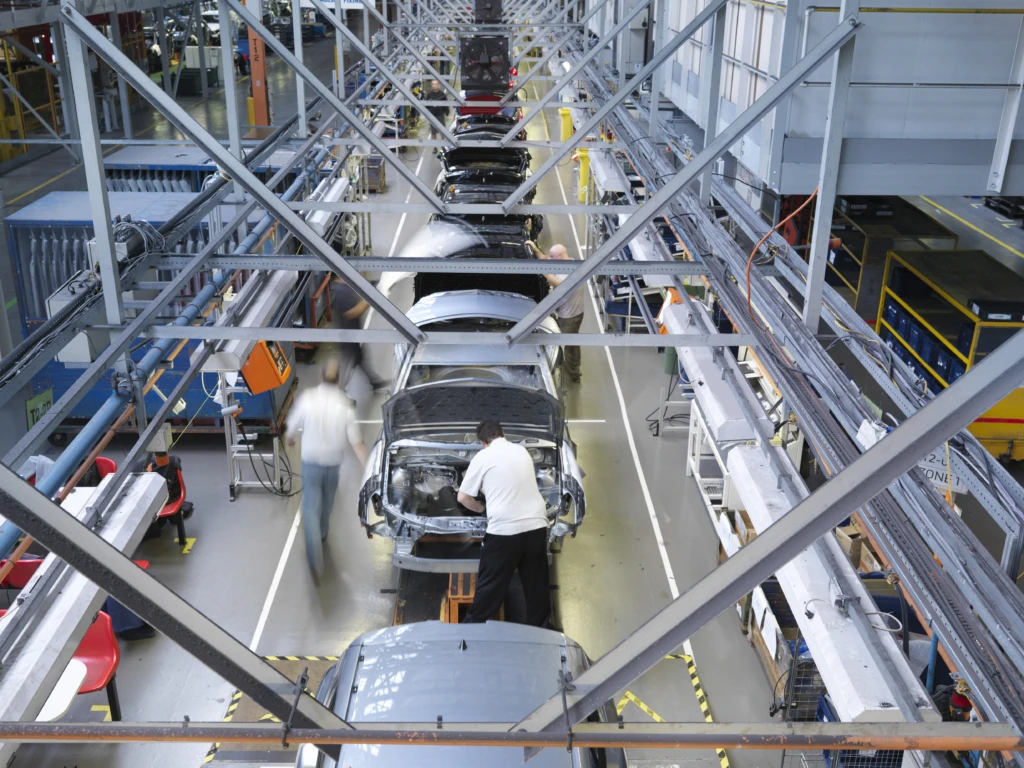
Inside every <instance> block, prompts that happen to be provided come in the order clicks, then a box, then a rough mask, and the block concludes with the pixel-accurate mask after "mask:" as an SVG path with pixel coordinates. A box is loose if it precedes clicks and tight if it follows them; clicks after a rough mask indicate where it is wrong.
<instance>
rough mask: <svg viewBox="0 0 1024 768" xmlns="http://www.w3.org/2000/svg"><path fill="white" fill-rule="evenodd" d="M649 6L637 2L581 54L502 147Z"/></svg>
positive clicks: (645, 1)
mask: <svg viewBox="0 0 1024 768" xmlns="http://www.w3.org/2000/svg"><path fill="white" fill-rule="evenodd" d="M650 4H651V0H639V2H638V3H637V4H636V5H634V6H633V7H632V8H630V10H629V13H627V14H626V15H625V16H623V18H622V20H621V21H620V22H619V23H618V24H616V25H615V26H614V27H612V29H611V30H610V31H609V32H608V34H606V35H602V36H601V39H600V40H598V41H597V42H596V43H595V44H594V47H593V48H591V49H590V50H589V51H587V52H586V53H585V54H583V57H582V58H580V60H579V61H577V62H576V63H575V64H574V65H573V66H572V69H570V70H569V71H568V72H566V73H565V77H563V78H561V79H560V80H559V81H558V82H557V83H555V84H554V85H553V86H551V89H550V90H549V91H548V92H547V93H545V94H544V95H543V96H542V97H541V98H540V100H539V101H538V102H537V103H536V104H535V105H534V106H532V107H531V108H530V111H529V112H527V113H526V114H525V115H523V119H522V120H520V121H519V122H518V123H517V124H516V125H515V127H514V128H510V129H509V131H508V133H506V134H505V136H504V138H502V140H501V144H502V146H505V145H506V144H508V143H509V142H511V141H515V138H516V134H518V133H519V131H521V130H522V129H523V128H525V127H526V124H527V123H529V122H530V121H531V120H533V118H535V117H536V116H537V115H539V114H540V113H541V110H543V109H544V105H545V104H547V103H548V102H549V101H551V100H552V99H553V98H555V96H557V95H558V92H559V91H560V90H561V89H562V87H563V86H564V85H566V84H567V83H571V82H572V81H573V80H575V79H576V78H577V77H578V76H579V73H580V72H581V71H583V69H584V67H586V66H587V64H589V63H590V62H591V61H593V60H594V59H595V58H597V56H598V54H600V53H601V50H602V49H603V48H604V47H605V46H607V45H608V44H609V43H610V42H611V41H612V40H613V39H615V38H616V37H617V36H618V35H619V34H620V33H621V32H622V30H624V29H626V28H627V27H628V26H629V23H630V22H631V21H632V20H633V19H635V18H636V17H637V16H639V15H640V11H642V10H644V9H645V8H646V7H647V6H648V5H650Z"/></svg>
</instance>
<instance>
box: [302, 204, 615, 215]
mask: <svg viewBox="0 0 1024 768" xmlns="http://www.w3.org/2000/svg"><path fill="white" fill-rule="evenodd" d="M284 205H285V207H287V208H288V209H289V210H292V211H334V212H336V213H410V214H411V213H426V214H432V213H436V211H435V210H434V207H433V206H431V205H428V204H427V203H378V202H343V201H338V202H334V203H332V202H327V201H322V200H307V201H294V202H288V203H284ZM626 210H628V209H627V207H626V206H624V205H597V204H596V203H595V204H585V203H578V204H573V203H570V204H569V205H565V204H563V203H550V204H547V205H545V204H539V203H532V204H529V205H526V204H524V205H514V206H511V207H510V209H509V210H505V208H504V206H503V205H502V204H500V203H449V204H448V206H447V209H446V210H445V213H446V214H448V215H450V216H463V215H466V214H489V215H492V216H505V215H507V214H510V213H512V214H517V215H526V216H529V215H530V214H533V213H568V214H578V213H591V214H597V213H604V214H608V213H623V212H625V211H626Z"/></svg>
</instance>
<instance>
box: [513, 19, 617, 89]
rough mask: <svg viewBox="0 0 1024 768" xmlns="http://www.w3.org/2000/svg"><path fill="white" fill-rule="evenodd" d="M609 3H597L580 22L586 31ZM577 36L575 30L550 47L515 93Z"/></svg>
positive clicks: (517, 84)
mask: <svg viewBox="0 0 1024 768" xmlns="http://www.w3.org/2000/svg"><path fill="white" fill-rule="evenodd" d="M607 2H609V0H600V1H599V2H597V3H594V7H593V8H591V9H590V10H589V11H588V12H587V15H586V16H584V17H583V19H582V20H581V21H580V23H581V24H582V25H583V28H584V29H586V23H587V22H588V21H589V20H590V17H591V16H593V15H594V14H595V13H597V12H598V11H599V10H601V9H602V8H603V7H604V6H605V4H606V3H607ZM575 36H576V30H575V29H574V30H573V31H571V32H570V33H569V34H567V35H565V36H564V37H563V38H562V39H561V40H559V41H558V42H556V43H554V44H553V45H550V46H548V52H547V53H545V54H544V55H543V56H542V57H541V59H540V61H537V62H535V63H534V65H533V66H532V67H530V71H529V72H528V73H527V74H526V77H524V78H523V79H522V80H521V81H520V82H518V83H516V89H515V91H520V90H522V89H523V88H525V87H526V84H527V83H528V82H530V81H531V80H532V79H533V76H534V75H535V74H537V73H538V72H540V71H541V70H542V69H543V68H544V66H545V65H546V64H547V63H548V62H549V61H551V59H552V57H553V56H555V55H556V54H557V53H558V51H559V50H561V48H562V46H564V45H565V44H566V43H568V42H569V41H570V40H572V39H573V38H574V37H575ZM515 91H509V92H508V93H506V94H505V95H504V96H502V97H501V101H500V102H498V103H499V104H507V103H508V100H509V99H511V98H512V95H513V94H514V93H515Z"/></svg>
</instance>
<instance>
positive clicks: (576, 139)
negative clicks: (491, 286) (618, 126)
mask: <svg viewBox="0 0 1024 768" xmlns="http://www.w3.org/2000/svg"><path fill="white" fill-rule="evenodd" d="M726 1H727V0H709V2H708V4H707V5H706V6H705V7H704V9H703V10H702V11H701V12H700V13H698V14H697V15H696V16H694V17H693V20H692V21H690V23H689V24H687V25H686V26H685V27H683V29H682V30H681V31H680V32H679V34H677V35H676V36H675V37H673V38H672V40H671V41H670V42H669V44H668V45H666V46H665V47H664V48H662V49H661V50H660V51H658V52H657V53H655V54H654V56H652V57H651V60H650V61H649V62H647V64H645V65H644V67H643V69H641V70H640V71H639V72H637V73H636V75H635V76H634V77H633V78H632V79H631V80H630V81H629V87H628V88H626V87H622V88H620V89H619V91H618V93H616V94H615V96H613V97H612V98H611V99H608V100H606V101H605V102H604V103H603V104H601V106H600V107H599V108H598V110H597V111H596V112H594V114H593V115H591V117H590V119H589V120H587V122H586V123H584V124H583V126H582V127H581V128H580V129H579V130H578V131H576V133H574V134H573V135H572V136H571V137H570V138H569V140H568V141H566V142H564V143H563V144H562V145H561V146H560V147H559V148H558V149H556V150H555V151H554V152H552V153H551V156H550V157H548V159H547V160H545V161H544V162H543V163H542V164H541V166H540V168H539V169H537V171H535V172H534V173H533V174H532V175H531V176H530V178H528V179H527V180H526V181H524V182H523V183H522V184H520V185H519V188H518V189H516V191H515V192H513V193H512V194H511V195H509V196H508V198H507V199H506V200H505V202H504V203H503V204H502V207H503V208H504V209H505V211H506V212H507V211H509V210H510V209H511V207H512V206H513V205H515V204H516V203H518V202H519V201H520V200H522V199H523V197H524V196H525V195H526V193H527V192H529V191H530V190H531V189H533V188H534V187H535V186H537V184H538V183H539V182H540V180H541V179H542V178H544V176H545V175H547V173H548V172H549V171H551V169H552V168H554V167H555V166H556V165H557V164H558V163H559V162H560V161H561V159H562V158H563V157H565V156H566V155H567V154H569V153H570V152H571V151H572V149H573V147H575V146H576V145H577V144H579V143H580V142H581V141H583V139H584V138H586V137H587V136H588V135H590V133H591V132H592V131H593V130H594V129H596V128H597V127H598V126H599V125H600V124H601V121H602V120H604V118H605V116H606V115H609V114H611V112H612V110H614V109H616V108H617V107H618V106H619V105H620V104H622V103H623V102H624V101H625V100H626V99H628V98H629V96H630V94H632V93H633V91H634V90H636V89H637V88H639V87H640V85H641V83H643V82H644V80H646V79H647V78H648V77H650V75H651V73H652V72H654V70H655V69H657V68H658V67H659V66H661V65H662V64H664V63H665V61H667V60H668V58H669V57H670V56H672V54H674V53H675V52H676V49H677V48H679V46H681V45H682V44H683V43H685V42H686V41H687V40H689V39H690V38H691V37H693V35H694V33H696V31H697V30H698V29H700V28H701V27H702V26H704V24H706V23H707V22H708V21H709V20H710V19H711V17H712V16H714V15H715V13H716V12H717V11H718V9H719V8H721V7H723V6H725V4H726ZM502 142H503V143H504V139H503V140H502Z"/></svg>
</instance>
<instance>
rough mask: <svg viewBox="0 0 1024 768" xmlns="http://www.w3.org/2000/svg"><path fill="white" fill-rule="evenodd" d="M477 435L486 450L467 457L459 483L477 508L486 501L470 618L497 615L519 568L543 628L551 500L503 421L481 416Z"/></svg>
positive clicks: (464, 500)
mask: <svg viewBox="0 0 1024 768" xmlns="http://www.w3.org/2000/svg"><path fill="white" fill-rule="evenodd" d="M476 436H477V437H478V438H479V439H480V442H481V443H482V444H483V446H484V447H483V450H481V451H480V452H479V453H477V455H476V456H474V457H473V460H472V461H470V462H469V468H468V469H467V470H466V474H465V476H464V477H463V478H462V486H461V487H460V488H459V495H458V500H459V503H460V504H462V505H463V506H465V507H467V508H468V509H470V510H472V511H474V512H483V511H484V505H483V504H481V503H480V502H479V501H477V499H476V497H477V496H478V495H480V493H481V492H483V497H484V501H485V502H486V504H487V508H486V512H487V532H486V534H485V535H484V543H483V547H482V548H481V550H480V570H479V571H478V573H477V577H476V593H475V594H474V595H473V605H472V606H470V609H469V613H468V614H467V616H466V622H467V623H477V622H484V621H488V620H490V619H493V618H495V617H497V615H498V611H499V610H500V609H501V604H502V602H503V601H504V600H505V592H506V591H507V590H508V585H509V584H510V583H511V581H512V575H513V574H514V573H515V572H516V570H517V569H518V571H519V579H520V581H522V583H523V593H524V596H525V597H526V623H527V624H532V625H533V626H536V627H542V626H544V625H545V624H547V622H548V617H549V616H550V614H551V595H550V594H549V592H548V590H549V586H548V548H547V542H548V515H547V504H545V503H544V498H543V497H542V496H541V495H540V490H539V489H538V488H537V475H536V470H535V469H534V466H533V459H532V458H530V453H529V451H527V450H526V449H525V448H524V447H523V446H521V445H518V444H516V443H510V442H509V441H508V440H506V439H505V433H504V431H502V428H501V424H499V423H498V422H497V421H494V420H492V419H485V420H484V421H481V422H480V424H479V425H477V428H476Z"/></svg>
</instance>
